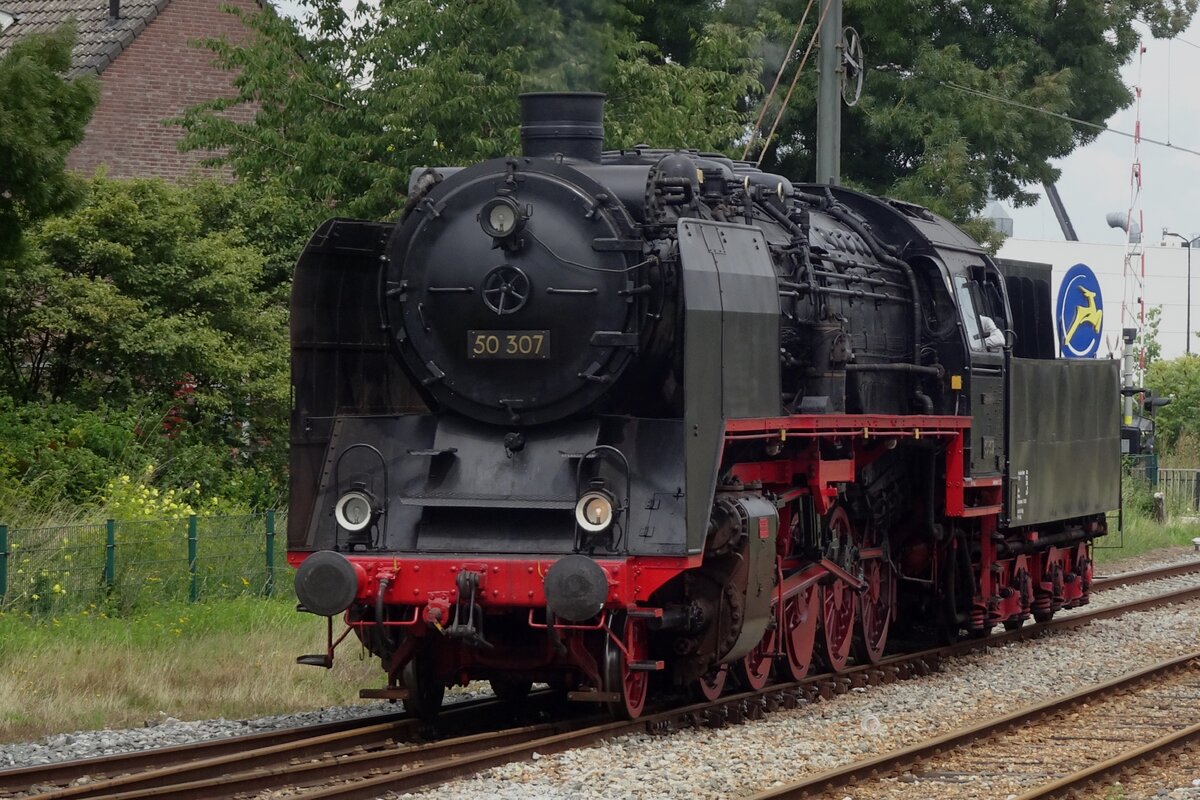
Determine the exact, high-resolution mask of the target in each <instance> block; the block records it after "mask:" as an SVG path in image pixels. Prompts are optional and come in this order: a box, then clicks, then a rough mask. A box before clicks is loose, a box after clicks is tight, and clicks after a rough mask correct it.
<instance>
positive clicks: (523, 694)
mask: <svg viewBox="0 0 1200 800" xmlns="http://www.w3.org/2000/svg"><path fill="white" fill-rule="evenodd" d="M488 683H490V684H491V685H492V692H493V693H495V695H496V699H497V700H499V701H500V702H502V703H505V704H506V705H510V706H519V705H521V704H522V703H524V702H525V699H526V698H527V697H529V691H530V690H531V689H532V688H533V681H522V680H512V679H509V678H492V679H491V680H490V681H488Z"/></svg>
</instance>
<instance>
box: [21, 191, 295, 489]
mask: <svg viewBox="0 0 1200 800" xmlns="http://www.w3.org/2000/svg"><path fill="white" fill-rule="evenodd" d="M243 191H244V190H243V189H240V188H235V187H226V186H223V185H222V184H218V183H210V184H201V185H200V186H196V187H182V188H180V187H174V186H171V185H169V184H166V183H164V182H163V181H161V180H135V181H111V180H105V179H96V180H94V181H92V182H91V184H90V186H89V191H88V193H87V196H86V198H85V200H84V201H83V203H82V204H81V205H80V206H79V208H78V209H76V210H74V211H72V212H70V213H68V214H64V215H60V216H54V217H50V218H47V219H45V220H43V221H42V222H40V223H39V224H37V225H36V226H34V227H33V228H31V229H30V230H29V231H28V232H27V234H26V239H27V246H26V247H25V248H24V252H23V254H22V255H21V256H20V257H18V258H17V259H14V260H13V261H12V262H11V267H10V269H8V270H5V271H3V272H0V396H3V395H7V396H8V397H9V398H11V399H12V400H13V401H14V402H13V404H12V406H11V409H12V411H13V412H14V413H15V414H16V415H17V417H19V418H20V419H21V420H25V421H23V422H21V423H20V424H21V425H28V424H29V423H28V420H26V417H27V416H28V415H27V414H26V412H25V411H24V409H25V408H26V407H27V406H37V405H45V406H47V407H50V408H58V409H60V410H58V411H52V412H49V413H51V414H52V415H57V416H58V417H61V418H63V419H75V418H79V419H89V417H88V416H87V415H89V414H94V412H95V410H97V409H103V408H105V407H108V408H117V409H123V411H122V414H123V416H122V419H126V420H128V419H131V418H132V419H140V420H141V422H139V423H138V427H139V429H140V430H138V431H136V432H135V431H128V430H127V431H126V436H127V437H129V441H134V440H138V441H140V442H141V443H142V447H143V448H144V449H145V451H146V454H147V456H148V458H150V459H151V460H158V467H159V469H160V472H161V473H162V474H161V475H160V476H159V477H160V478H162V479H163V480H166V481H167V482H170V481H172V480H179V481H183V482H184V483H185V484H190V483H191V481H192V480H195V479H197V478H199V479H202V480H203V481H204V482H205V485H208V484H213V483H216V484H218V485H220V484H222V483H224V484H228V483H230V482H231V481H234V480H235V476H234V475H233V473H234V472H237V471H240V472H241V474H243V475H246V474H248V473H256V475H257V477H255V478H254V481H255V482H256V485H257V486H258V487H259V488H258V489H254V490H247V492H246V494H245V496H243V497H240V498H239V499H244V500H261V499H263V497H262V495H263V494H269V486H270V484H271V483H272V482H273V481H278V479H279V478H280V476H281V475H282V470H283V463H284V454H285V452H286V443H287V438H286V419H287V408H288V401H289V398H288V380H287V352H288V347H287V329H286V316H285V311H284V308H283V305H282V303H280V302H279V291H278V284H279V279H278V278H277V277H274V276H273V275H272V270H271V268H270V265H269V263H270V262H269V261H268V258H267V257H266V256H265V255H264V253H263V251H262V249H261V248H260V247H259V246H258V244H257V243H256V241H255V238H258V237H253V238H252V236H251V235H250V234H249V233H248V232H247V231H246V230H245V229H244V228H242V227H240V226H239V225H237V224H236V223H233V222H232V221H231V220H230V218H229V216H228V212H229V210H230V209H234V208H237V207H239V204H241V207H243V208H245V207H246V201H245V199H244V198H242V199H239V196H238V193H239V192H243ZM280 202H283V201H280ZM280 237H281V239H283V238H286V237H285V236H284V235H283V234H280ZM297 246H298V244H296V243H294V244H293V245H292V247H297ZM61 409H65V410H61ZM130 415H132V416H130ZM43 416H44V415H43ZM39 418H41V417H39ZM11 425H16V423H12V422H11V421H10V426H11ZM80 425H84V423H80ZM87 425H91V423H87ZM17 427H18V428H19V427H20V426H19V425H17ZM75 427H78V426H75V425H65V426H63V430H61V432H60V433H59V435H60V436H61V440H59V441H58V444H57V445H56V446H51V445H50V444H47V445H46V446H45V447H46V448H49V449H51V450H55V449H57V450H61V452H62V458H66V457H67V454H68V451H69V450H70V449H71V448H77V447H82V446H84V445H83V444H82V442H85V441H99V440H97V439H96V438H95V437H91V438H89V437H87V436H83V437H82V438H78V440H73V439H72V438H71V437H72V435H73V434H72V430H73V428H75ZM32 430H37V431H40V432H44V431H45V430H57V426H46V425H41V426H35V427H34V428H33V429H32ZM135 433H136V434H137V435H135ZM38 435H39V436H40V435H41V433H38ZM102 438H103V441H105V442H107V443H109V444H108V445H105V446H109V445H111V443H112V442H113V441H115V440H114V439H113V438H112V437H111V436H108V435H107V434H106V435H105V436H104V437H102ZM122 441H124V440H122ZM72 442H74V443H72ZM0 444H2V443H0ZM88 447H90V445H88ZM19 449H20V447H19V443H13V444H11V445H7V446H5V447H0V451H3V450H8V451H9V453H10V454H11V453H15V452H17V450H19ZM3 455H4V453H3V452H0V456H3ZM39 459H41V457H40V456H39ZM3 460H4V459H3V458H0V461H3ZM61 460H62V459H61V458H60V459H59V460H58V461H59V462H61ZM44 461H45V459H41V460H39V461H38V462H36V463H35V462H29V461H28V459H26V460H25V461H23V462H22V463H27V466H37V465H39V464H40V467H39V469H41V470H42V471H43V472H45V471H48V470H50V469H51V466H52V465H50V464H47V463H43V462H44ZM139 466H140V465H139ZM0 471H2V470H0ZM28 477H29V478H30V479H32V478H34V477H36V476H33V475H31V476H28ZM246 480H249V478H246ZM98 488H99V487H93V490H96V489H98ZM256 494H257V495H258V496H254V495H256Z"/></svg>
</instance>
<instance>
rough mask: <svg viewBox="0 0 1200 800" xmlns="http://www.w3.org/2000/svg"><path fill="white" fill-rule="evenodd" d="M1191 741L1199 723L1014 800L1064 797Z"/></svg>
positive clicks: (1199, 732)
mask: <svg viewBox="0 0 1200 800" xmlns="http://www.w3.org/2000/svg"><path fill="white" fill-rule="evenodd" d="M1192 741H1200V723H1197V724H1195V725H1191V726H1189V727H1187V728H1183V729H1181V730H1178V731H1175V732H1173V733H1168V734H1167V735H1166V736H1163V737H1161V738H1158V739H1155V740H1154V741H1153V742H1147V743H1146V744H1144V745H1141V746H1140V747H1135V748H1133V749H1132V750H1127V751H1126V752H1124V753H1121V754H1120V755H1117V756H1113V757H1112V758H1110V759H1108V760H1106V761H1102V762H1100V763H1099V764H1094V765H1092V766H1090V767H1088V768H1087V769H1083V770H1080V771H1079V772H1076V773H1074V774H1073V775H1068V776H1066V777H1064V778H1061V779H1059V780H1056V781H1053V782H1051V783H1047V784H1045V785H1043V786H1039V787H1037V788H1036V789H1032V790H1030V791H1028V792H1025V793H1024V794H1021V795H1019V796H1018V797H1017V800H1045V798H1050V797H1059V796H1068V795H1070V794H1071V792H1072V791H1073V790H1077V789H1081V788H1083V787H1084V786H1086V785H1088V784H1089V783H1092V782H1093V781H1095V780H1098V779H1099V778H1103V777H1106V776H1109V775H1116V774H1120V773H1121V772H1123V771H1124V770H1126V769H1128V768H1129V767H1131V766H1133V765H1134V764H1136V763H1137V762H1139V761H1144V760H1146V759H1148V758H1154V757H1155V756H1157V755H1160V754H1161V753H1163V752H1164V751H1167V750H1172V749H1174V748H1176V747H1180V746H1182V745H1185V744H1187V743H1189V742H1192Z"/></svg>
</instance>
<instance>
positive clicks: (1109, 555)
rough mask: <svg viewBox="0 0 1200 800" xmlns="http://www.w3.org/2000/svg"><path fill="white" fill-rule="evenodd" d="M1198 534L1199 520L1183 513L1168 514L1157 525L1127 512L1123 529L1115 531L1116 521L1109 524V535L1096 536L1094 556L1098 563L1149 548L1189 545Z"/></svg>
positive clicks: (1199, 533) (1141, 551)
mask: <svg viewBox="0 0 1200 800" xmlns="http://www.w3.org/2000/svg"><path fill="white" fill-rule="evenodd" d="M1113 522H1114V523H1115V520H1114V521H1113ZM1197 536H1200V523H1198V522H1191V521H1188V520H1187V518H1184V517H1180V516H1176V515H1168V517H1167V522H1166V523H1165V524H1162V525H1160V524H1158V523H1157V522H1155V521H1154V520H1153V519H1151V518H1149V517H1144V516H1141V515H1140V514H1137V515H1135V514H1129V513H1126V515H1125V529H1124V531H1123V532H1121V533H1118V532H1117V530H1116V525H1115V524H1112V525H1111V527H1110V532H1109V534H1108V536H1105V537H1104V538H1102V539H1097V540H1096V547H1095V548H1094V549H1093V553H1094V559H1095V561H1096V563H1097V564H1104V563H1106V562H1112V561H1120V560H1121V559H1125V558H1130V557H1132V556H1136V555H1141V554H1142V553H1146V552H1149V551H1151V550H1160V549H1163V548H1173V547H1187V548H1189V549H1190V548H1191V546H1192V539H1193V538H1195V537H1197Z"/></svg>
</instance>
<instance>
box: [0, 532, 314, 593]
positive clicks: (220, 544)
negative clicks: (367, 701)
mask: <svg viewBox="0 0 1200 800" xmlns="http://www.w3.org/2000/svg"><path fill="white" fill-rule="evenodd" d="M284 520H285V518H284V516H283V515H280V514H276V513H275V512H273V511H268V512H266V513H265V514H246V515H241V516H222V517H195V516H192V517H185V518H182V519H168V520H137V521H118V520H111V519H110V520H107V521H106V522H104V523H100V524H92V525H65V526H59V527H52V528H9V527H7V526H5V525H0V609H2V610H6V611H27V612H31V613H45V612H58V611H69V610H75V609H87V608H104V609H111V610H113V611H117V612H120V611H124V610H129V609H132V608H135V607H137V606H139V605H142V604H146V603H155V602H161V601H163V600H189V601H191V602H196V601H198V600H204V599H211V598H218V597H237V596H245V595H258V596H270V595H273V594H275V593H285V592H290V591H291V570H289V569H287V567H286V562H285V561H284V558H283V551H284V548H283V546H282V544H281V543H277V542H276V541H275V538H276V531H277V530H283V529H284Z"/></svg>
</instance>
